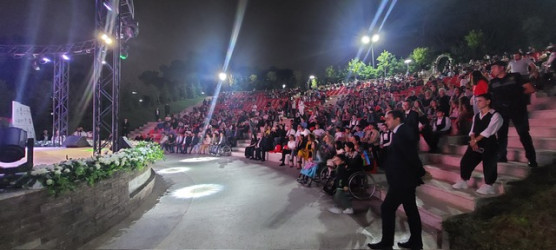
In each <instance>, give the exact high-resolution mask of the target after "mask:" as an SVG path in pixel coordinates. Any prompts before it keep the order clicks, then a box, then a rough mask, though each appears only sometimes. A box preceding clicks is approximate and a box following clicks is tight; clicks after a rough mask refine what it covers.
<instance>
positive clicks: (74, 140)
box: [63, 135, 91, 148]
mask: <svg viewBox="0 0 556 250" xmlns="http://www.w3.org/2000/svg"><path fill="white" fill-rule="evenodd" d="M63 146H64V147H66V148H80V147H90V146H91V144H89V142H88V141H87V137H85V136H77V135H70V136H68V137H67V138H66V140H65V141H64V143H63Z"/></svg>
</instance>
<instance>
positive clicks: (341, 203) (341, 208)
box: [328, 154, 353, 214]
mask: <svg viewBox="0 0 556 250" xmlns="http://www.w3.org/2000/svg"><path fill="white" fill-rule="evenodd" d="M347 158H348V157H347V156H345V155H342V154H339V155H336V156H334V157H333V158H332V162H333V163H334V165H335V166H336V178H335V180H334V187H335V188H336V192H335V193H334V202H335V203H336V205H335V206H334V207H331V208H329V209H328V211H330V212H331V213H334V214H353V207H352V204H351V200H350V198H349V197H348V193H349V187H348V178H349V176H350V174H351V172H352V171H351V166H350V165H349V164H348V161H349V160H348V159H347Z"/></svg>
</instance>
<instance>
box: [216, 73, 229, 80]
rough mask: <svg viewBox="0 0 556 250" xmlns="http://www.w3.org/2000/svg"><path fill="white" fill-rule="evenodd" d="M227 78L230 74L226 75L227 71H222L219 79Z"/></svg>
mask: <svg viewBox="0 0 556 250" xmlns="http://www.w3.org/2000/svg"><path fill="white" fill-rule="evenodd" d="M226 78H228V75H226V73H224V72H220V74H218V79H220V81H225V80H226Z"/></svg>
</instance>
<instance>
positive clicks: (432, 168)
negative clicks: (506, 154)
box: [424, 164, 519, 194]
mask: <svg viewBox="0 0 556 250" xmlns="http://www.w3.org/2000/svg"><path fill="white" fill-rule="evenodd" d="M424 167H425V169H426V170H427V172H429V173H430V174H431V176H432V177H433V178H434V179H435V180H440V181H444V182H447V183H449V184H454V183H456V182H457V181H458V180H459V179H460V169H459V168H455V167H453V166H448V165H442V164H435V165H425V166H424ZM516 180H519V178H516V177H511V176H505V175H498V178H497V179H496V185H495V187H496V188H497V192H498V193H499V194H502V193H505V192H506V183H508V182H510V181H516ZM483 184H485V180H484V175H483V172H481V171H477V170H475V171H473V173H472V174H471V179H469V181H468V182H467V185H468V186H469V187H470V188H474V189H477V188H479V187H480V186H481V185H483Z"/></svg>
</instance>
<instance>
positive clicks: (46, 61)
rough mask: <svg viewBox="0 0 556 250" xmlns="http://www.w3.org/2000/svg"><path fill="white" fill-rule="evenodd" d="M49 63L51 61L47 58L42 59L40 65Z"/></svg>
mask: <svg viewBox="0 0 556 250" xmlns="http://www.w3.org/2000/svg"><path fill="white" fill-rule="evenodd" d="M49 62H52V60H50V58H48V57H43V58H42V63H49Z"/></svg>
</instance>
